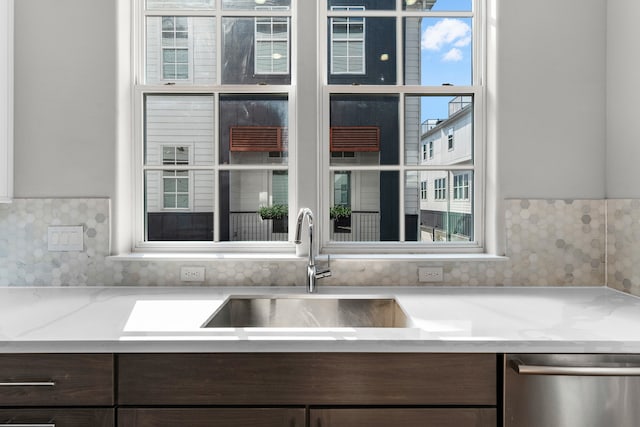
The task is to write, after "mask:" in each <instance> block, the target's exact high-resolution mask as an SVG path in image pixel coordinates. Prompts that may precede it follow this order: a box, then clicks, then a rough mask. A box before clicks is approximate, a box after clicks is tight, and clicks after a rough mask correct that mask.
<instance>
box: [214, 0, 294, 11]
mask: <svg viewBox="0 0 640 427" xmlns="http://www.w3.org/2000/svg"><path fill="white" fill-rule="evenodd" d="M290 6H291V0H258V1H256V0H222V8H223V9H226V10H255V9H267V10H268V9H275V10H278V9H285V10H286V9H289V7H290Z"/></svg>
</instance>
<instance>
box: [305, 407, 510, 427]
mask: <svg viewBox="0 0 640 427" xmlns="http://www.w3.org/2000/svg"><path fill="white" fill-rule="evenodd" d="M310 419H311V427H389V426H402V427H496V423H497V421H496V410H495V409H480V408H455V409H450V408H428V409H427V408H425V409H417V408H384V409H377V408H369V409H364V408H359V409H312V410H311V417H310Z"/></svg>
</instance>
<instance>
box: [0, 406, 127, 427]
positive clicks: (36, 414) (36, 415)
mask: <svg viewBox="0 0 640 427" xmlns="http://www.w3.org/2000/svg"><path fill="white" fill-rule="evenodd" d="M114 418H115V417H114V410H113V409H67V408H65V409H0V426H7V427H8V426H11V425H15V424H20V425H22V426H30V425H33V426H34V427H36V426H37V427H45V426H46V427H89V426H91V427H113V426H114V425H115V424H114Z"/></svg>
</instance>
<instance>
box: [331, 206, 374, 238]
mask: <svg viewBox="0 0 640 427" xmlns="http://www.w3.org/2000/svg"><path fill="white" fill-rule="evenodd" d="M331 223H332V224H331V232H330V237H329V238H330V240H332V241H334V242H379V241H380V213H379V212H374V211H353V212H351V220H350V222H349V225H348V226H347V225H340V222H339V221H338V222H336V220H333V221H331Z"/></svg>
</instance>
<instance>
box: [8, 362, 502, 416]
mask: <svg viewBox="0 0 640 427" xmlns="http://www.w3.org/2000/svg"><path fill="white" fill-rule="evenodd" d="M498 365H499V364H498V363H497V356H496V355H495V354H459V353H451V354H443V353H149V354H138V353H132V354H4V355H3V354H0V425H5V424H6V425H12V424H19V425H38V426H55V427H80V426H82V427H87V426H91V427H113V426H115V425H117V426H118V427H165V426H166V427H173V426H176V425H185V426H189V427H205V426H206V427H218V426H219V427H222V426H225V427H226V426H231V425H234V426H235V425H237V426H243V427H252V426H256V427H257V426H260V427H360V426H362V427H365V426H366V427H378V426H380V427H382V426H390V425H402V426H403V427H414V426H416V427H417V426H420V427H430V426H437V427H450V426H451V427H453V426H455V427H496V426H497V422H498V421H497V420H496V418H497V412H498V409H497V408H498V397H497V395H498V391H497V390H498V387H497V366H498Z"/></svg>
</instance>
